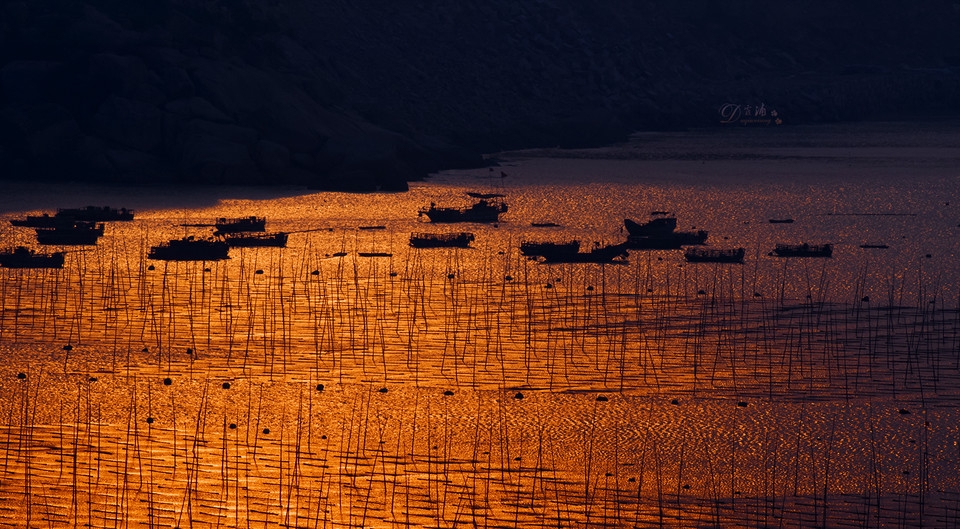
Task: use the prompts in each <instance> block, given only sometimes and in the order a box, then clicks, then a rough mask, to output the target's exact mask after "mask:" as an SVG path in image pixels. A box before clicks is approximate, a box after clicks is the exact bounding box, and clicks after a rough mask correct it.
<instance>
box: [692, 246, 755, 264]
mask: <svg viewBox="0 0 960 529" xmlns="http://www.w3.org/2000/svg"><path fill="white" fill-rule="evenodd" d="M745 253H746V250H744V249H743V248H689V249H688V250H686V251H685V252H684V253H683V258H684V259H686V260H687V261H688V262H690V263H742V262H743V256H744V254H745Z"/></svg>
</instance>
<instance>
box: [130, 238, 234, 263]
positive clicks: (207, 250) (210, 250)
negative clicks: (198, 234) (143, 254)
mask: <svg viewBox="0 0 960 529" xmlns="http://www.w3.org/2000/svg"><path fill="white" fill-rule="evenodd" d="M229 251H230V246H229V245H228V244H227V243H226V241H223V240H217V239H197V238H195V237H194V236H192V235H189V236H187V237H184V238H182V239H173V240H170V241H167V242H165V243H163V244H160V245H157V246H153V247H151V248H150V253H149V254H147V259H155V260H159V261H219V260H222V259H228V258H229V255H228V254H229Z"/></svg>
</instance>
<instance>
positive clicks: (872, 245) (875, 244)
mask: <svg viewBox="0 0 960 529" xmlns="http://www.w3.org/2000/svg"><path fill="white" fill-rule="evenodd" d="M860 247H861V248H865V249H874V250H886V249H887V248H889V247H890V246H889V245H887V244H885V243H882V242H868V243H864V244H861V245H860Z"/></svg>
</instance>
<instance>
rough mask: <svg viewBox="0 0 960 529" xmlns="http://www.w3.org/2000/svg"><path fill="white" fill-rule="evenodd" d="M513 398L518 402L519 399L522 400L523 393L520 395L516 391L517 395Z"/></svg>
mask: <svg viewBox="0 0 960 529" xmlns="http://www.w3.org/2000/svg"><path fill="white" fill-rule="evenodd" d="M513 398H515V399H517V400H520V399H522V398H523V393H520V392H519V391H518V392H517V394H516V395H514V396H513Z"/></svg>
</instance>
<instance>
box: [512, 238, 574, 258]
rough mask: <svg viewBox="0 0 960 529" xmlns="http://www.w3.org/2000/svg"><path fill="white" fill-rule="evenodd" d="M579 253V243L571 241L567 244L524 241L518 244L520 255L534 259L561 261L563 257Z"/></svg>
mask: <svg viewBox="0 0 960 529" xmlns="http://www.w3.org/2000/svg"><path fill="white" fill-rule="evenodd" d="M579 251H580V241H577V240H573V241H568V242H551V241H546V242H531V241H524V242H521V243H520V253H522V254H523V255H525V256H527V257H530V258H536V257H544V258H552V259H562V258H563V256H568V255H572V254H576V253H577V252H579ZM548 256H549V257H548Z"/></svg>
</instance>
